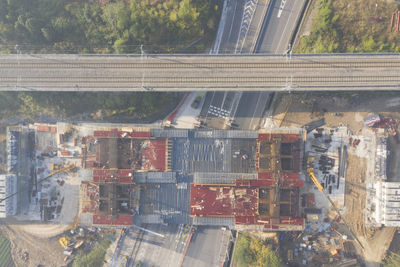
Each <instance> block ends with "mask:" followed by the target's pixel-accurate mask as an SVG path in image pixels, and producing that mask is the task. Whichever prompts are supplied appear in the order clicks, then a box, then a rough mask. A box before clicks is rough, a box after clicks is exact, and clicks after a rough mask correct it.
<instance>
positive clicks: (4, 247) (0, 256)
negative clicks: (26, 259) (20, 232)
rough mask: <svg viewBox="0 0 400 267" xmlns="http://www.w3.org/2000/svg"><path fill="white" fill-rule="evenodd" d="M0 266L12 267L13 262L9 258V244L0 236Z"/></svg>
mask: <svg viewBox="0 0 400 267" xmlns="http://www.w3.org/2000/svg"><path fill="white" fill-rule="evenodd" d="M0 266H2V267H13V266H14V262H13V260H12V258H11V243H10V241H8V239H7V238H5V237H4V236H3V235H1V234H0Z"/></svg>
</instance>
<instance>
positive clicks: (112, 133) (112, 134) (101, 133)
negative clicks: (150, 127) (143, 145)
mask: <svg viewBox="0 0 400 267" xmlns="http://www.w3.org/2000/svg"><path fill="white" fill-rule="evenodd" d="M93 136H94V137H115V138H143V139H148V138H150V131H140V132H135V131H133V132H126V131H118V129H112V130H110V131H94V132H93Z"/></svg>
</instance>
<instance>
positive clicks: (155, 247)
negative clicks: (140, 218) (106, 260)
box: [109, 224, 191, 267]
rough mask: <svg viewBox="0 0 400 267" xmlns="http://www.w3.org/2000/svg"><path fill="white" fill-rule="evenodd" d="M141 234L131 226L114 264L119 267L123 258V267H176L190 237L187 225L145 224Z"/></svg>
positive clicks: (181, 258) (180, 260)
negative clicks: (124, 265)
mask: <svg viewBox="0 0 400 267" xmlns="http://www.w3.org/2000/svg"><path fill="white" fill-rule="evenodd" d="M144 228H145V229H147V230H150V231H151V232H154V233H156V234H153V233H151V232H150V231H143V230H141V229H138V228H135V227H132V228H130V229H129V231H128V233H127V234H126V236H125V237H124V239H123V240H122V242H121V246H120V249H119V250H118V251H117V253H118V255H116V256H115V260H114V264H109V266H121V264H123V263H124V262H125V261H126V259H127V262H128V264H127V266H129V267H133V266H136V264H138V263H139V262H140V266H141V267H150V266H163V267H164V266H165V267H176V266H180V264H181V263H182V260H183V255H184V252H185V249H186V247H187V243H188V241H189V237H190V234H189V233H190V231H191V228H190V226H186V225H182V224H181V225H167V226H166V225H162V224H158V225H145V226H144Z"/></svg>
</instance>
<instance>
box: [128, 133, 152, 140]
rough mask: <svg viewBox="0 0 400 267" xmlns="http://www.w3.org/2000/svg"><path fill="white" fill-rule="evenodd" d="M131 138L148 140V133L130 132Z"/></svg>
mask: <svg viewBox="0 0 400 267" xmlns="http://www.w3.org/2000/svg"><path fill="white" fill-rule="evenodd" d="M131 137H132V138H146V139H147V138H150V132H149V131H147V132H132V133H131Z"/></svg>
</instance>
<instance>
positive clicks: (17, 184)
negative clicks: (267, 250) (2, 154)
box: [0, 94, 400, 266]
mask: <svg viewBox="0 0 400 267" xmlns="http://www.w3.org/2000/svg"><path fill="white" fill-rule="evenodd" d="M335 101H336V102H335V103H336V104H335V105H336V106H335V105H331V106H330V108H331V109H332V110H327V109H326V108H323V107H324V106H328V105H327V104H326V105H325V104H324V99H323V98H318V97H315V99H313V100H307V99H305V98H304V96H302V95H300V94H298V95H296V94H292V95H286V96H285V97H284V98H282V99H281V102H280V104H279V105H278V106H276V107H275V111H274V114H272V117H271V118H266V119H265V120H266V121H268V125H269V126H271V125H272V127H264V128H263V129H259V130H257V131H253V130H217V129H206V128H199V129H174V128H162V127H154V126H151V127H150V126H149V125H115V124H90V123H86V124H70V123H62V122H60V123H57V124H43V123H35V124H31V125H24V126H13V127H9V128H8V130H7V139H6V140H7V145H6V149H7V170H6V172H7V173H6V174H3V175H1V176H0V186H1V188H3V189H4V190H2V192H1V196H2V198H6V200H5V201H3V202H1V206H0V216H1V217H2V218H5V219H6V220H9V221H10V222H11V223H10V224H11V225H14V226H12V229H13V231H16V232H18V231H20V230H21V229H25V230H24V231H28V232H29V231H31V232H34V233H35V234H34V235H37V236H42V237H44V236H46V235H49V238H50V239H51V238H53V239H51V240H53V241H54V242H53V241H52V242H53V243H54V244H57V243H58V244H61V245H62V246H61V247H60V253H61V255H62V254H65V255H64V256H63V258H64V257H65V262H66V263H68V262H70V261H72V260H73V257H74V255H77V253H76V252H75V251H80V250H81V249H85V251H88V250H89V249H90V248H93V246H94V244H95V243H96V238H99V236H102V235H104V234H105V232H104V233H103V232H100V229H108V228H126V227H128V228H131V227H137V226H139V227H140V226H142V227H146V228H149V229H156V230H157V229H162V228H163V227H165V226H166V225H168V227H175V226H176V227H175V228H174V231H176V237H175V235H174V236H172V235H171V236H170V237H168V238H167V237H162V238H161V237H160V236H164V235H162V234H159V236H158V237H157V238H158V239H157V238H155V237H154V238H153V239H152V238H150V237H146V238H148V239H149V240H158V241H157V242H161V243H163V242H164V243H165V242H166V244H167V245H165V246H167V247H168V246H169V245H168V244H170V243H171V244H172V243H174V242H178V243H179V242H182V244H184V243H185V242H190V238H189V236H190V235H189V234H188V233H190V231H191V230H192V229H195V227H196V226H197V227H203V226H207V227H223V228H224V229H225V228H226V229H230V230H239V231H252V232H260V231H271V232H278V233H281V234H279V236H280V238H279V239H278V238H277V240H278V241H277V242H278V244H279V246H280V247H281V249H280V253H281V255H282V258H283V259H284V260H285V261H286V262H287V263H288V264H289V265H290V264H291V263H293V264H300V265H308V264H313V265H316V266H323V265H324V264H325V266H332V265H333V264H345V263H346V264H357V262H361V263H362V262H366V261H369V262H380V261H381V259H382V258H384V257H385V253H386V248H388V247H389V245H390V240H391V239H392V237H393V235H394V232H395V228H394V227H398V226H399V225H400V218H399V217H398V210H399V206H398V205H397V204H398V199H399V197H398V195H399V193H398V192H400V178H399V176H398V173H399V169H398V168H399V165H398V156H399V155H398V148H399V142H398V124H397V122H398V120H399V119H400V117H399V115H398V113H396V112H391V111H390V108H393V109H396V107H397V106H398V105H400V101H399V100H396V99H380V100H379V99H377V100H374V101H372V102H371V104H370V105H371V106H372V107H374V105H375V107H377V108H375V109H374V108H371V111H372V112H365V111H363V110H361V111H358V110H357V108H358V107H359V106H360V105H361V104H360V103H364V102H366V101H370V100H366V99H362V98H361V99H360V98H359V97H357V96H354V97H351V98H350V99H346V98H337V100H335ZM362 101H364V102H362ZM376 101H378V102H379V101H384V102H385V103H386V107H387V108H388V109H389V111H385V112H383V111H381V110H380V109H379V103H378V102H376ZM368 103H369V102H368ZM346 108H347V109H350V110H351V112H346ZM339 111H342V112H339ZM396 116H397V117H396ZM266 124H267V123H266ZM278 126H281V127H278ZM21 192H23V193H21ZM19 224H21V225H19ZM24 224H28V225H24ZM29 224H35V225H37V226H35V227H31V226H29ZM55 225H59V226H57V227H56V228H54V227H55ZM183 225H186V226H188V227H189V226H190V227H189V228H187V227H186V226H185V227H183ZM47 226H48V227H51V229H50V228H48V227H47ZM178 226H179V227H178ZM46 227H47V228H46ZM168 229H169V228H168ZM141 231H142V230H141ZM131 235H132V240H135V237H134V236H135V235H136V236H138V238H140V236H141V235H143V232H140V231H138V232H134V231H132V233H131ZM8 236H11V240H13V239H12V236H13V232H12V231H9V232H8ZM50 236H51V237H50ZM121 236H122V234H121ZM224 238H225V237H224ZM50 239H49V240H50ZM174 239H176V240H178V241H176V240H175V241H174ZM24 240H25V239H24ZM27 240H28V239H27ZM29 240H31V241H30V242H34V241H33V239H32V238H30V239H29ZM165 240H167V241H165ZM227 240H229V239H227ZM81 241H82V242H81ZM13 242H14V241H13ZM15 242H17V243H18V242H19V241H18V240H16V241H15ZM49 242H50V241H49ZM132 242H133V241H132ZM149 242H150V241H149ZM152 242H153V241H152ZM154 242H155V241H154ZM168 242H170V243H168ZM53 243H52V244H53ZM150 243H151V242H150ZM178 243H176V246H177V248H176V252H174V253H175V254H174V255H175V256H174V257H175V258H176V259H179V257H181V256H180V255H182V254H183V253H184V251H185V246H182V245H178ZM135 244H136V243H135ZM174 244H175V243H174ZM185 244H186V243H185ZM374 244H379V245H377V246H375V245H374ZM20 245H21V246H24V245H23V244H22V243H21V244H20ZM57 246H59V245H57ZM135 246H136V245H135ZM117 247H118V246H117ZM376 247H379V249H378V250H376ZM164 250H165V251H164ZM225 250H227V248H224V249H222V250H221V251H225ZM26 251H28V250H26ZM116 251H117V250H116ZM121 251H122V250H121ZM161 251H162V252H161ZM375 252H376V253H375ZM18 253H19V254H18ZM18 253H17V254H18V255H19V256H16V257H19V261H18V260H17V261H18V262H19V263H21V264H22V263H24V262H28V261H29V262H30V263H33V262H34V261H33V259H32V260H29V259H27V256H26V254H25V252H24V251H23V250H22V251H21V252H18ZM54 253H55V252H54ZM57 253H58V252H57ZM141 253H145V252H141ZM146 253H147V252H146ZM160 253H165V255H168V254H169V253H172V252H171V251H168V250H167V248H166V247H162V248H160ZM222 254H223V255H224V256H226V255H225V254H224V253H222ZM222 254H221V255H222ZM138 257H139V256H138ZM166 257H167V256H166ZM221 257H222V256H221ZM222 258H223V257H222ZM365 259H366V260H365ZM223 261H224V260H221V262H223ZM53 262H54V263H56V262H58V263H60V261H58V259H57V257H54V261H53ZM61 262H63V260H61ZM58 263H57V264H58ZM57 264H56V265H57ZM338 266H340V265H338ZM349 266H351V265H349Z"/></svg>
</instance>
